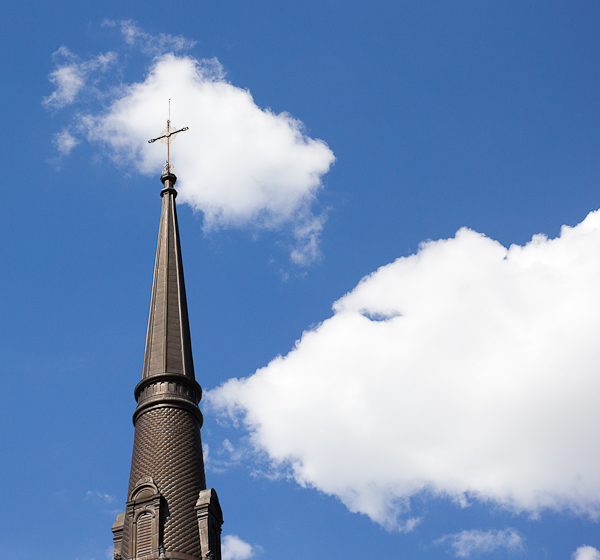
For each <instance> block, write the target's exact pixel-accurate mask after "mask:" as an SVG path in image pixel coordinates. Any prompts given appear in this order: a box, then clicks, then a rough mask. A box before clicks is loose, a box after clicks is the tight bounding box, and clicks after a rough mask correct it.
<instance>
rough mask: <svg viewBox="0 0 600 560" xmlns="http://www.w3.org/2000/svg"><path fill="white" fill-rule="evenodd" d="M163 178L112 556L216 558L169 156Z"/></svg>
mask: <svg viewBox="0 0 600 560" xmlns="http://www.w3.org/2000/svg"><path fill="white" fill-rule="evenodd" d="M169 126H170V123H168V125H167V136H166V138H167V139H168V140H170V135H171V133H170V132H169V131H168V128H169ZM182 130H187V129H182ZM178 132H179V131H178ZM161 181H162V183H163V187H164V188H163V189H162V191H161V193H160V195H161V197H162V208H161V216H160V227H159V233H158V243H157V248H156V262H155V267H154V282H153V285H152V297H151V302H150V316H149V319H148V332H147V336H146V350H145V353H144V363H143V368H142V380H141V381H140V383H138V385H137V387H136V388H135V398H136V400H137V408H136V410H135V412H134V414H133V423H134V426H135V438H134V444H133V457H132V460H131V474H130V478H129V490H128V493H127V510H126V512H125V513H121V514H119V515H118V516H117V521H116V522H115V524H114V525H113V535H114V541H115V559H117V560H120V559H123V560H132V559H142V558H143V559H148V560H150V559H156V558H159V557H160V558H173V559H179V560H204V559H205V558H212V559H213V560H221V538H220V533H221V524H222V522H223V519H222V514H221V508H220V506H219V501H218V498H217V494H216V492H215V491H214V490H212V489H207V488H206V482H205V475H204V462H203V457H202V442H201V439H200V428H201V427H202V413H201V412H200V409H199V408H198V402H199V401H200V399H201V397H202V390H201V388H200V385H199V384H198V383H197V382H196V379H195V376H194V364H193V359H192V345H191V340H190V327H189V321H188V310H187V300H186V293H185V283H184V280H183V264H182V260H181V245H180V241H179V227H178V224H177V209H176V205H175V198H176V197H177V191H176V190H175V182H176V181H177V177H176V176H175V175H174V173H173V172H172V166H171V164H170V159H168V160H167V165H166V166H165V172H164V173H163V175H162V177H161ZM159 555H160V556H159Z"/></svg>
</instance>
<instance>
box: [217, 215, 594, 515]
mask: <svg viewBox="0 0 600 560" xmlns="http://www.w3.org/2000/svg"><path fill="white" fill-rule="evenodd" d="M333 309H334V315H333V317H331V318H329V319H327V320H325V321H323V323H322V324H320V325H318V326H317V327H316V328H315V329H313V330H311V331H307V332H304V333H303V335H302V338H301V340H300V341H298V342H297V343H296V346H295V348H294V349H293V350H291V351H290V352H289V354H287V356H284V357H281V356H278V357H277V358H275V359H274V360H273V361H272V362H271V363H269V364H268V365H267V366H266V367H264V368H262V369H259V370H258V371H256V373H255V374H254V375H251V376H250V377H248V378H245V379H239V380H238V379H232V380H229V381H228V382H226V383H225V384H224V385H223V386H221V387H220V388H218V389H215V390H213V391H210V392H208V394H207V396H206V397H207V398H206V401H205V402H206V403H207V404H208V405H209V406H212V407H213V408H214V409H216V410H217V411H220V412H222V413H228V414H230V415H233V416H236V415H237V416H239V417H241V418H243V419H244V422H245V426H246V427H247V429H248V431H249V433H250V438H251V442H252V444H253V445H254V447H255V449H256V450H258V451H261V452H266V453H267V454H268V457H269V458H270V459H271V461H272V462H273V465H274V468H279V469H282V470H284V471H285V470H286V469H289V470H290V472H291V473H292V476H293V477H294V478H295V480H296V481H297V482H298V483H299V484H301V485H306V486H311V487H315V488H318V489H319V490H321V491H323V492H325V493H327V494H331V495H334V496H337V497H339V498H340V499H341V500H342V501H343V503H344V504H345V505H346V506H347V507H348V508H349V509H350V510H351V511H354V512H362V513H365V514H367V515H369V516H370V517H371V518H372V519H373V520H375V521H377V522H379V523H381V524H383V525H386V526H394V525H395V524H398V523H400V522H399V521H398V520H397V516H398V515H399V514H401V513H402V514H406V512H407V511H408V509H409V507H410V505H409V500H410V497H411V496H413V495H416V494H418V493H421V492H428V493H429V494H430V495H439V496H445V497H450V498H451V499H453V500H456V501H457V502H458V503H465V502H466V500H467V499H479V500H482V501H491V502H494V503H496V504H500V505H501V506H503V507H506V508H509V509H511V510H513V511H528V512H530V513H532V514H534V515H535V514H537V513H539V512H540V511H542V510H543V509H544V508H551V509H555V510H561V509H568V510H571V511H573V512H576V513H578V514H587V515H590V516H592V517H596V516H598V514H599V513H600V471H599V470H598V467H597V466H598V464H599V463H600V443H599V442H600V407H598V394H600V375H599V373H600V344H598V340H599V338H600V211H598V212H592V213H591V214H590V215H589V216H588V217H587V218H586V219H585V220H584V221H583V222H582V223H581V224H579V225H578V226H576V227H574V228H569V227H566V226H565V227H563V229H562V232H561V236H560V237H559V238H557V239H553V240H549V239H546V238H545V237H544V236H541V235H537V236H534V238H533V240H532V241H531V242H530V243H528V244H527V245H526V246H523V247H521V246H514V245H513V246H511V247H510V248H509V249H506V248H504V247H503V246H502V245H500V244H499V243H498V242H496V241H493V240H491V239H489V238H486V237H485V236H483V235H481V234H478V233H475V232H474V231H471V230H468V229H461V230H460V231H459V232H458V233H457V234H456V237H455V238H453V239H447V240H440V241H435V242H432V241H429V242H427V243H424V244H423V245H422V246H421V248H420V250H419V252H418V254H416V255H412V256H410V257H406V258H400V259H398V260H396V261H395V262H393V263H391V264H389V265H387V266H383V267H381V268H380V269H379V270H377V271H376V272H374V273H373V274H371V275H370V276H367V277H366V278H364V279H363V280H362V281H361V282H360V283H359V284H358V286H357V287H356V288H355V289H354V290H352V291H351V292H350V293H348V294H346V295H345V296H344V297H342V298H341V299H339V300H338V301H337V302H336V303H335V304H334V306H333Z"/></svg>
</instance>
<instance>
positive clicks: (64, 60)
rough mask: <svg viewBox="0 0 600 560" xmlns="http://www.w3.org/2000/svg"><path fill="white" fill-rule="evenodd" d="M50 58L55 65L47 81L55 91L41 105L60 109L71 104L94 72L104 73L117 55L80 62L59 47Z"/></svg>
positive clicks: (79, 59)
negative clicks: (52, 85)
mask: <svg viewBox="0 0 600 560" xmlns="http://www.w3.org/2000/svg"><path fill="white" fill-rule="evenodd" d="M52 56H53V58H54V60H55V63H56V70H54V72H52V73H51V74H50V76H49V78H48V79H49V80H50V81H51V82H52V83H53V84H54V86H55V87H56V89H55V90H54V91H53V92H52V93H51V94H50V95H49V96H48V97H45V98H44V101H43V103H44V105H45V106H46V107H48V108H53V109H60V108H62V107H64V106H65V105H70V104H71V103H73V102H74V101H75V100H76V98H77V96H78V95H79V93H80V92H81V91H82V90H83V89H84V87H85V86H86V83H87V81H88V78H89V77H90V75H92V74H93V73H95V72H99V73H104V72H106V71H107V70H108V69H109V68H110V67H111V66H113V65H114V64H115V63H116V61H117V54H116V53H114V52H108V53H106V54H99V55H98V56H95V57H92V58H90V59H88V60H82V59H81V58H79V57H78V56H77V55H75V54H74V53H72V52H71V51H70V50H69V49H68V48H67V47H65V46H62V47H60V48H59V49H58V50H57V51H56V52H55V53H54V54H53V55H52Z"/></svg>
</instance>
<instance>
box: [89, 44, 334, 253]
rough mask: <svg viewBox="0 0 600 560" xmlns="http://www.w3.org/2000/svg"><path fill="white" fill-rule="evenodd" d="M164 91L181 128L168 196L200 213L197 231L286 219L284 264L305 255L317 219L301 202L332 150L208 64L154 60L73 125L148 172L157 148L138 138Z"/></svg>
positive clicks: (149, 133) (149, 134) (160, 120)
mask: <svg viewBox="0 0 600 560" xmlns="http://www.w3.org/2000/svg"><path fill="white" fill-rule="evenodd" d="M169 98H172V99H173V103H172V116H173V122H174V124H177V125H178V126H188V127H189V131H188V132H185V133H182V134H181V135H180V136H179V137H178V138H177V141H176V143H174V144H173V146H172V152H171V153H172V154H173V156H174V163H175V166H176V173H177V177H178V191H179V195H180V197H179V198H178V201H181V202H187V203H188V204H190V205H191V206H192V207H193V208H194V209H195V210H200V211H202V212H203V213H204V226H205V229H206V230H210V229H218V228H222V227H228V226H234V227H236V226H237V227H239V226H245V225H248V224H252V225H254V226H258V227H263V228H267V229H276V228H280V227H282V226H284V225H287V226H291V227H292V230H293V234H294V236H295V238H296V242H297V246H296V248H295V249H294V253H293V255H292V259H293V260H294V262H297V263H300V264H306V263H307V262H310V261H311V260H314V259H315V258H316V257H317V256H318V236H319V233H320V231H321V228H322V225H323V217H320V216H314V215H313V214H312V212H311V210H310V205H311V203H312V202H313V201H314V199H315V195H316V193H317V191H318V190H319V189H320V187H321V176H322V175H323V174H325V173H327V171H328V170H329V168H330V166H331V165H332V163H333V160H334V156H333V153H332V152H331V150H330V149H329V148H328V146H327V145H326V144H325V143H324V142H323V141H321V140H313V139H312V138H309V137H308V136H306V135H305V134H304V132H303V125H302V123H301V122H300V121H298V120H296V119H294V118H293V117H292V116H291V115H289V114H287V113H280V114H275V113H273V112H271V111H270V110H268V109H265V110H263V109H261V108H260V107H258V106H257V105H256V104H255V103H254V100H253V99H252V96H251V95H250V92H248V91H247V90H244V89H240V88H238V87H235V86H233V85H231V84H230V83H228V82H226V81H225V80H224V79H223V78H222V68H221V66H220V65H219V63H218V61H216V60H211V61H202V62H198V61H196V60H195V59H193V58H190V57H178V56H175V55H172V54H168V55H164V56H162V57H159V58H158V59H156V61H155V63H154V65H153V66H152V68H151V70H150V71H149V73H148V76H147V77H146V79H145V80H144V81H143V82H141V83H135V84H132V85H130V86H128V87H125V88H124V89H123V94H122V96H120V97H119V98H118V99H116V100H115V101H114V102H113V103H112V105H110V106H109V107H108V109H107V110H106V112H104V113H101V114H98V115H87V116H84V117H82V119H81V121H80V123H79V126H80V129H81V130H82V131H83V132H84V133H85V134H86V136H87V139H88V140H89V141H90V142H92V143H96V144H100V145H101V146H102V147H103V148H104V149H105V150H106V152H107V153H108V154H109V155H110V157H112V158H113V160H115V161H116V162H119V163H122V164H125V163H128V164H132V165H133V166H134V167H135V168H136V169H137V170H138V171H140V172H141V173H145V174H148V175H151V174H157V173H159V172H160V170H161V168H162V165H163V163H164V161H165V158H166V149H165V146H162V145H160V144H159V145H156V144H148V139H150V138H153V137H156V136H159V135H160V133H161V130H162V129H163V128H164V127H165V120H166V119H165V120H164V117H165V116H166V108H167V100H168V99H169Z"/></svg>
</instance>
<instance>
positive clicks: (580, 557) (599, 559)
mask: <svg viewBox="0 0 600 560" xmlns="http://www.w3.org/2000/svg"><path fill="white" fill-rule="evenodd" d="M571 558H572V560H600V551H599V550H598V549H596V548H594V547H593V546H580V547H579V548H578V549H577V550H576V551H575V552H574V553H573V554H572V555H571Z"/></svg>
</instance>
